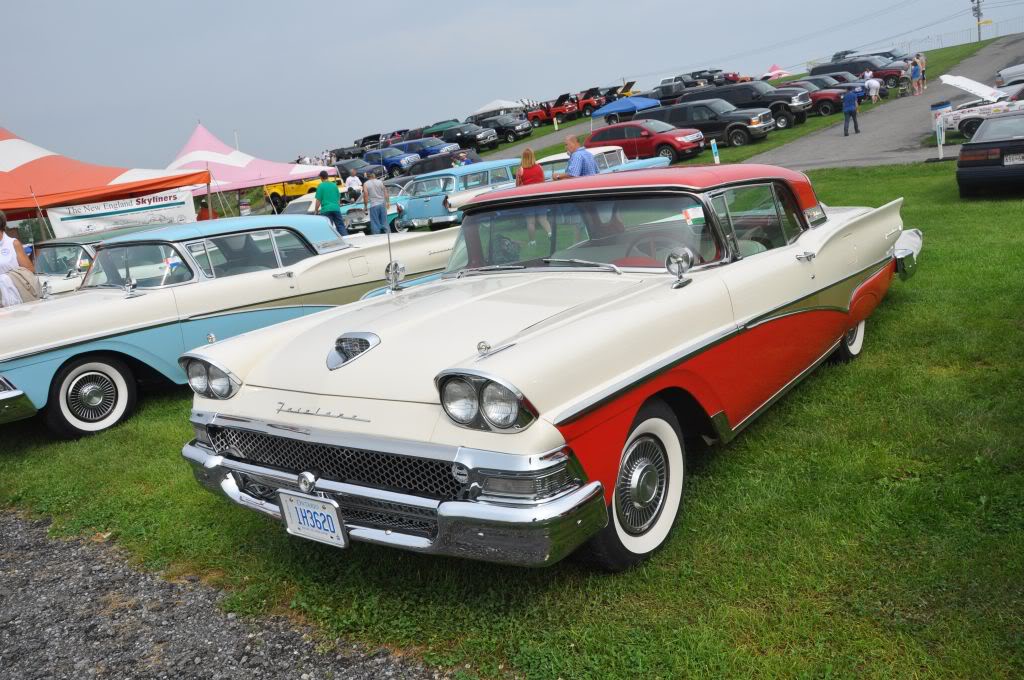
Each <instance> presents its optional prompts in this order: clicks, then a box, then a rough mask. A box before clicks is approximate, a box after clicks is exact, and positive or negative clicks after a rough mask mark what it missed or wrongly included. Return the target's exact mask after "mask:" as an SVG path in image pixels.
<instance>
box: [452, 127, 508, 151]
mask: <svg viewBox="0 0 1024 680" xmlns="http://www.w3.org/2000/svg"><path fill="white" fill-rule="evenodd" d="M441 139H443V140H444V141H446V142H455V143H456V144H458V145H459V146H461V147H462V148H463V149H476V150H477V151H479V150H480V149H493V148H494V147H496V146H498V133H497V132H496V131H495V130H494V128H485V127H480V126H479V125H476V124H475V123H461V124H459V125H454V126H452V127H450V128H448V129H447V130H445V131H444V132H443V133H441Z"/></svg>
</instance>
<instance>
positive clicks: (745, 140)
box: [728, 128, 750, 146]
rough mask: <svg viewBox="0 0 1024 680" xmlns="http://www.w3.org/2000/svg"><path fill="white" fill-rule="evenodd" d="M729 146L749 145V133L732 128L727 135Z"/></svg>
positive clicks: (742, 129) (741, 129)
mask: <svg viewBox="0 0 1024 680" xmlns="http://www.w3.org/2000/svg"><path fill="white" fill-rule="evenodd" d="M728 139H729V146H745V145H747V144H750V133H749V132H747V131H746V130H745V129H744V128H733V129H732V130H730V131H729V135H728Z"/></svg>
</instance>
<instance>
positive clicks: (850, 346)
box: [832, 321, 867, 362]
mask: <svg viewBox="0 0 1024 680" xmlns="http://www.w3.org/2000/svg"><path fill="white" fill-rule="evenodd" d="M866 324H867V322H866V321H861V322H860V323H858V324H857V325H856V326H854V327H853V328H851V329H850V330H848V331H846V334H845V335H843V339H842V340H841V341H840V342H839V347H837V348H836V351H835V352H834V353H833V354H832V358H833V359H834V360H835V361H839V362H846V361H853V360H854V359H856V358H857V357H859V356H860V353H861V350H863V349H864V328H865V326H866Z"/></svg>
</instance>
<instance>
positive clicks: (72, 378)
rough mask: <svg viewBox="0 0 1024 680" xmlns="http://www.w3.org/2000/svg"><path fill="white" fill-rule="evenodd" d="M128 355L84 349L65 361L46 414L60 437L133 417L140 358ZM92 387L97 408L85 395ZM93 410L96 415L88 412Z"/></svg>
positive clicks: (52, 383) (51, 388)
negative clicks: (129, 358) (133, 359)
mask: <svg viewBox="0 0 1024 680" xmlns="http://www.w3.org/2000/svg"><path fill="white" fill-rule="evenodd" d="M125 359H126V358H125V357H124V356H123V355H120V354H118V353H115V352H102V351H101V352H83V353H81V354H78V355H76V356H73V357H70V358H69V359H67V360H66V361H65V362H64V363H63V364H61V366H60V367H59V368H58V369H57V370H56V372H55V373H54V375H53V377H52V378H51V379H50V385H49V388H48V391H47V399H46V407H45V411H44V414H45V418H46V424H47V426H48V427H49V429H50V431H51V432H53V433H54V434H55V435H57V436H58V437H62V438H66V439H71V438H77V437H81V436H83V435H87V434H94V433H97V432H102V431H103V430H106V429H109V428H111V427H114V426H115V425H118V424H119V423H121V422H123V421H124V420H126V419H127V418H129V417H131V415H132V413H133V412H134V411H135V407H136V403H137V397H138V383H139V376H138V375H137V374H136V373H135V372H134V371H133V369H132V366H131V363H136V362H129V361H127V360H125ZM76 385H77V387H76ZM81 385H85V386H86V387H85V389H82V388H81ZM99 385H101V386H102V388H101V387H98V386H99ZM89 389H93V390H94V391H95V393H96V394H97V395H99V396H98V397H97V399H98V402H99V403H98V404H97V405H95V406H96V408H95V409H90V408H85V406H86V402H87V398H85V397H84V396H82V395H85V394H86V390H89ZM76 393H77V396H74V397H73V396H72V395H74V394H76ZM65 397H67V398H65ZM108 399H109V401H108ZM76 402H77V406H76ZM89 406H90V407H91V406H94V405H93V404H89ZM90 410H92V411H93V413H92V415H93V417H92V418H90V417H89V416H88V415H87V413H88V412H89V411H90Z"/></svg>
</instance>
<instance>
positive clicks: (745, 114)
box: [722, 108, 772, 120]
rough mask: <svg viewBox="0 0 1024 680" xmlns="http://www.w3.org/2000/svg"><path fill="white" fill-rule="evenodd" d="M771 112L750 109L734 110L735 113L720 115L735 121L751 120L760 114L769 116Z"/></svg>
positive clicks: (769, 110)
mask: <svg viewBox="0 0 1024 680" xmlns="http://www.w3.org/2000/svg"><path fill="white" fill-rule="evenodd" d="M771 112H772V110H771V109H754V108H750V109H736V110H735V111H730V112H729V113H725V114H722V115H723V116H725V117H726V118H734V119H736V120H739V119H741V118H753V117H754V116H758V117H760V116H761V114H764V113H768V114H770V113H771Z"/></svg>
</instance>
